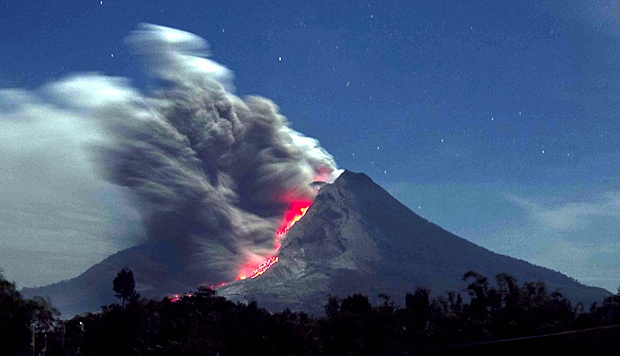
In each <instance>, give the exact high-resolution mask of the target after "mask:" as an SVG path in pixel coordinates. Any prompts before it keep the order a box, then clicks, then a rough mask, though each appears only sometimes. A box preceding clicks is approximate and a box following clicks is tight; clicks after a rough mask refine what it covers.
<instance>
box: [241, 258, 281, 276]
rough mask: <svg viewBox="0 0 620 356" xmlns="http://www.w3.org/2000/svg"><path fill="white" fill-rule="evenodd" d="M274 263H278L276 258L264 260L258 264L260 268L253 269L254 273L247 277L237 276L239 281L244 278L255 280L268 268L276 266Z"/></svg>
mask: <svg viewBox="0 0 620 356" xmlns="http://www.w3.org/2000/svg"><path fill="white" fill-rule="evenodd" d="M276 262H278V256H271V257H269V258H268V259H266V260H264V261H263V263H261V264H260V266H258V267H256V269H254V271H252V273H250V275H249V276H243V275H242V276H239V279H240V280H242V279H246V278H251V279H252V278H256V277H258V276H260V275H261V274H263V273H265V272H266V271H267V270H268V269H269V267H271V266H273V265H274V264H276Z"/></svg>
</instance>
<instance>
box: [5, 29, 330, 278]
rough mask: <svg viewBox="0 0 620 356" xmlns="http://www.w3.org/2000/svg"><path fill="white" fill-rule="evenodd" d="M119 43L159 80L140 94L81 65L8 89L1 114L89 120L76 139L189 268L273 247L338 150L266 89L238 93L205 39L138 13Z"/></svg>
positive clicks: (218, 270)
mask: <svg viewBox="0 0 620 356" xmlns="http://www.w3.org/2000/svg"><path fill="white" fill-rule="evenodd" d="M127 42H128V44H129V45H130V46H132V47H133V48H134V49H135V50H136V52H137V53H138V55H140V56H141V57H143V59H144V61H145V63H147V68H148V69H149V74H150V75H152V76H153V77H154V78H156V79H157V80H158V82H160V83H161V85H160V88H159V89H157V90H155V91H154V92H151V93H148V94H144V93H141V92H140V91H139V90H138V89H136V88H133V87H131V85H130V84H129V81H128V80H127V79H124V78H114V77H107V76H103V75H100V74H83V75H78V76H73V77H69V78H66V79H65V80H62V81H59V82H55V83H52V84H50V85H48V86H46V87H45V88H44V90H43V93H44V95H38V96H37V95H35V94H33V93H28V92H24V91H12V92H11V93H10V95H11V99H10V100H8V101H5V102H7V103H9V104H7V105H6V107H3V108H0V110H2V118H3V119H4V120H7V119H8V118H9V117H10V116H12V115H13V116H14V115H15V113H21V114H23V113H24V112H25V111H29V112H31V115H32V116H35V117H40V116H41V115H47V114H48V113H49V112H55V113H57V114H56V115H54V116H55V117H64V118H72V119H71V122H72V123H74V124H75V123H77V124H79V125H89V126H94V127H96V128H97V130H90V131H88V132H91V133H90V134H89V137H88V138H84V139H83V140H82V141H83V142H84V144H85V145H86V147H87V148H88V149H87V153H88V157H89V159H90V160H91V161H92V162H93V163H94V165H95V167H96V171H97V173H98V174H99V175H100V177H103V178H104V179H105V180H106V181H108V182H110V183H113V184H114V185H117V186H120V187H123V191H125V192H127V193H128V194H127V199H130V202H131V205H132V206H133V208H134V209H135V210H136V211H137V212H138V213H139V214H140V217H141V221H142V224H143V229H144V235H145V236H146V238H147V239H148V240H150V241H155V242H161V241H167V242H172V243H173V244H174V245H175V246H176V247H177V248H179V250H180V251H182V253H183V254H184V256H185V257H186V258H184V260H185V261H187V262H186V265H185V266H183V268H184V269H186V270H188V271H190V273H199V274H202V273H210V274H215V275H216V276H217V277H215V278H220V280H231V279H234V277H235V276H236V273H237V271H238V269H239V268H240V266H242V265H243V264H244V263H247V262H248V261H255V262H257V263H260V261H262V260H263V259H264V258H266V257H269V256H270V255H271V254H272V253H273V238H274V232H275V230H276V228H277V226H278V224H279V223H280V219H281V217H282V214H283V212H284V211H285V210H286V209H287V208H288V206H289V204H290V202H292V201H293V200H297V199H312V198H313V197H314V195H315V194H316V193H315V191H314V190H313V189H312V188H311V187H310V184H311V183H312V182H313V181H315V180H330V177H331V178H332V179H333V178H334V177H335V175H336V174H338V170H337V167H336V164H335V162H334V159H333V158H332V157H331V156H330V155H329V153H327V152H326V151H325V150H324V149H322V148H321V147H320V145H319V143H318V142H317V141H316V140H314V139H312V138H308V137H306V136H304V135H302V134H300V133H298V132H296V131H294V130H293V129H291V128H290V127H289V123H288V121H287V119H286V118H285V117H284V116H282V115H281V114H279V111H278V107H277V106H276V105H275V104H274V103H273V102H271V101H270V100H268V99H265V98H261V97H248V98H243V99H242V98H239V97H237V96H235V95H234V94H233V93H232V90H233V84H232V79H233V74H232V72H231V71H230V70H228V69H227V68H225V67H223V66H222V65H220V64H218V63H216V62H214V61H212V60H210V59H208V58H207V56H208V55H209V53H208V45H207V43H206V42H205V41H204V40H202V39H201V38H199V37H197V36H195V35H193V34H189V33H186V32H183V31H179V30H175V29H171V28H165V27H161V26H155V25H147V24H145V25H141V26H140V27H139V28H138V30H136V31H135V32H134V33H132V34H131V35H130V36H129V38H128V40H127ZM5 94H6V95H8V94H7V93H5ZM35 96H36V97H35ZM10 113H13V114H10ZM65 120H69V119H65ZM49 124H50V125H53V124H54V123H49ZM78 131H79V130H78ZM76 136H79V135H76Z"/></svg>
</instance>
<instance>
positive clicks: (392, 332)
mask: <svg viewBox="0 0 620 356" xmlns="http://www.w3.org/2000/svg"><path fill="white" fill-rule="evenodd" d="M464 280H465V281H467V287H466V289H465V290H464V291H461V292H456V291H455V292H449V293H446V294H445V295H443V296H439V297H434V298H431V293H430V291H429V290H428V289H425V288H416V289H415V290H414V291H412V292H411V293H408V294H406V297H405V305H404V306H399V305H396V304H395V303H394V302H392V300H391V299H390V297H389V296H387V295H380V297H381V300H382V302H381V303H379V304H378V305H372V304H371V303H370V302H369V299H368V297H367V296H364V295H361V294H354V295H351V296H348V297H346V298H342V299H340V298H337V297H334V296H330V297H329V298H328V300H327V301H326V304H325V314H324V315H323V316H312V315H308V314H306V313H303V312H293V311H290V310H283V311H281V312H277V313H270V312H268V311H266V310H264V309H262V308H260V306H259V305H257V303H255V302H250V303H248V304H242V303H234V302H231V301H229V300H227V299H225V298H224V297H221V296H218V295H217V293H216V292H215V291H214V290H212V289H210V288H206V287H200V288H198V290H197V291H195V292H194V293H188V294H186V295H184V296H182V297H181V298H179V299H178V300H174V301H173V300H171V299H170V298H164V299H162V300H147V299H143V298H140V295H139V294H138V293H137V292H136V291H135V282H134V279H133V273H131V271H130V270H128V269H123V270H121V271H120V272H119V274H118V275H117V277H116V278H115V279H114V281H113V283H112V284H113V288H112V289H113V291H114V293H115V295H116V296H117V297H118V298H119V299H120V300H121V302H122V304H120V305H119V304H112V305H107V306H103V307H102V308H101V310H100V311H99V312H96V313H87V314H83V315H79V316H76V317H74V318H72V319H70V320H61V319H60V313H59V312H58V311H57V310H56V309H54V307H53V306H52V305H51V304H50V303H49V301H47V300H45V299H42V298H35V299H24V298H22V297H21V295H20V293H19V292H18V291H17V290H16V289H15V284H14V283H11V282H8V281H7V280H6V279H5V278H4V277H3V276H2V274H1V273H0V353H2V354H7V355H33V354H39V355H75V354H80V355H111V354H115V355H248V354H271V355H306V354H347V353H355V354H453V353H454V352H458V351H474V352H479V353H483V354H487V353H488V354H491V353H497V352H501V351H505V350H510V351H512V352H515V351H523V352H532V350H534V351H535V350H539V351H540V350H553V351H554V352H569V351H570V352H571V353H575V352H577V353H581V354H620V353H619V351H620V345H619V344H618V342H617V341H616V340H618V337H619V336H620V328H616V326H617V325H619V324H620V290H619V291H618V294H615V295H612V296H610V297H607V298H605V299H604V300H603V301H601V303H600V304H596V303H595V304H593V305H592V306H589V307H588V308H585V307H584V306H583V305H581V304H576V305H573V304H572V303H571V302H570V301H569V300H568V299H566V298H565V297H564V296H563V295H562V293H560V292H558V291H549V290H548V289H547V287H546V285H545V284H544V283H543V282H530V283H523V284H520V283H518V281H517V280H516V279H515V278H514V277H512V276H510V275H508V274H505V273H501V274H498V275H497V276H495V277H494V279H493V280H489V279H488V278H487V277H485V276H482V275H480V274H477V273H475V272H473V271H470V272H467V273H466V274H465V275H464ZM33 341H34V344H33Z"/></svg>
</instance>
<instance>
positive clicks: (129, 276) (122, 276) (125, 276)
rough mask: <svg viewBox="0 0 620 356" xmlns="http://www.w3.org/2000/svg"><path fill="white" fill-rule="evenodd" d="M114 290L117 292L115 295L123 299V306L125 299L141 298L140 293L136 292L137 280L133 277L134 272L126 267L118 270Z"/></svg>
mask: <svg viewBox="0 0 620 356" xmlns="http://www.w3.org/2000/svg"><path fill="white" fill-rule="evenodd" d="M113 284H114V287H113V290H114V292H115V293H116V294H114V296H115V297H116V298H119V299H121V300H122V301H123V307H124V306H125V301H132V300H135V299H138V298H140V293H138V292H136V282H135V280H134V279H133V272H132V271H131V270H130V269H129V268H127V267H124V268H123V269H121V270H120V272H118V274H117V275H116V278H114V281H113Z"/></svg>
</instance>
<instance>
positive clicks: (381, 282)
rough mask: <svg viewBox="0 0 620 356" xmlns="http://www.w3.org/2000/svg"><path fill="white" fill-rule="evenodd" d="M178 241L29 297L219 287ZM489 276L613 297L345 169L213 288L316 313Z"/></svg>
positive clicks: (74, 303)
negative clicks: (250, 269)
mask: <svg viewBox="0 0 620 356" xmlns="http://www.w3.org/2000/svg"><path fill="white" fill-rule="evenodd" d="M185 250H186V249H184V248H183V246H174V245H173V244H170V243H153V242H150V243H147V244H144V245H140V246H136V247H132V248H129V249H126V250H123V251H121V252H118V253H116V254H114V255H112V256H110V257H108V258H106V259H105V260H104V261H102V262H101V263H99V264H97V265H95V266H93V267H91V268H89V269H88V270H87V271H85V272H84V273H83V274H81V275H80V276H78V277H76V278H73V279H71V280H68V281H63V282H60V283H56V284H52V285H49V286H45V287H40V288H26V289H24V290H23V291H22V292H23V294H24V295H25V296H26V297H31V296H34V295H42V296H48V297H50V299H51V301H52V303H53V304H54V305H55V306H57V307H58V308H59V309H60V310H61V311H62V312H63V315H64V316H65V317H67V316H72V315H75V314H78V313H83V312H87V311H95V310H98V309H99V307H100V306H101V305H103V304H109V303H112V302H114V301H116V299H115V298H114V293H113V291H112V280H113V279H114V277H115V276H116V274H117V273H118V271H119V270H120V269H121V268H123V267H125V266H127V267H129V268H130V269H131V270H132V271H133V272H134V277H135V279H136V289H137V290H138V291H139V292H140V293H141V294H142V296H143V297H149V298H162V297H164V296H166V295H170V294H177V293H183V292H187V291H189V290H195V289H196V288H197V287H198V286H199V285H201V284H205V285H212V284H217V283H218V282H220V281H221V280H222V277H221V274H220V273H217V271H209V270H201V271H195V270H194V271H193V272H189V271H190V269H189V268H186V267H185V266H184V264H185V263H184V261H185V260H186V258H184V257H183V256H184V253H186V252H184V251H185ZM469 270H474V271H476V272H478V273H481V274H483V275H486V276H488V277H493V276H495V275H496V274H497V273H500V272H507V273H508V274H511V275H513V276H516V277H517V278H518V280H519V281H520V282H526V281H538V280H542V281H544V282H545V283H547V285H548V287H549V289H551V290H555V289H560V290H561V291H562V292H563V293H564V294H565V295H566V296H567V297H568V298H569V299H571V300H573V301H581V302H584V304H586V306H587V305H588V304H589V303H591V302H594V301H601V300H602V299H603V298H604V297H606V296H608V295H610V293H609V292H608V291H606V290H604V289H602V288H594V287H587V286H584V285H581V284H579V283H577V282H576V281H574V280H573V279H571V278H569V277H567V276H565V275H563V274H561V273H558V272H555V271H552V270H549V269H546V268H542V267H538V266H535V265H532V264H530V263H528V262H525V261H521V260H517V259H514V258H511V257H508V256H503V255H499V254H496V253H494V252H491V251H489V250H487V249H484V248H482V247H479V246H477V245H475V244H473V243H471V242H469V241H467V240H465V239H463V238H460V237H458V236H456V235H454V234H451V233H450V232H448V231H446V230H444V229H442V228H441V227H439V226H437V225H435V224H432V223H430V222H428V221H427V220H425V219H423V218H421V217H420V216H418V215H416V214H415V213H413V212H412V211H411V210H410V209H408V208H407V207H406V206H404V205H403V204H401V203H400V202H399V201H397V200H396V199H395V198H393V197H392V196H391V195H390V194H389V193H387V192H386V191H385V190H384V189H383V188H381V187H380V186H378V185H377V184H375V183H374V182H373V181H372V180H371V179H370V178H369V177H368V176H366V175H364V174H359V173H352V172H349V171H345V172H344V173H343V174H342V175H341V176H340V177H339V178H338V179H337V180H336V181H335V182H334V183H333V184H328V185H325V186H324V187H322V188H321V190H320V192H319V194H318V196H317V198H316V200H315V202H314V203H313V205H312V206H311V207H310V209H309V210H308V212H307V213H306V215H305V217H304V218H303V219H301V220H300V221H299V222H297V223H296V224H295V225H294V226H293V227H292V228H291V229H290V230H289V231H288V233H287V236H286V238H285V240H284V243H283V245H282V247H281V249H280V253H279V262H278V263H276V264H275V265H273V266H272V267H271V268H270V269H269V270H267V271H266V272H265V273H264V274H263V275H262V276H260V277H258V278H256V279H246V280H243V281H235V282H232V283H229V284H227V285H225V286H223V287H221V288H219V289H218V293H219V294H221V295H224V296H227V297H229V298H230V299H233V300H237V301H251V300H256V301H258V303H259V305H261V306H263V307H266V308H267V309H270V310H274V311H275V310H282V309H284V308H287V307H288V308H290V309H293V310H305V311H308V312H312V313H317V314H320V313H322V312H323V304H324V303H325V302H326V301H327V297H328V295H329V294H332V295H338V296H347V295H350V294H353V293H364V294H366V295H368V296H370V297H376V296H377V295H378V294H379V293H385V294H388V295H390V296H391V297H392V298H394V300H396V301H397V302H398V303H399V304H401V305H402V304H403V302H404V296H405V293H406V292H411V291H413V290H414V289H415V287H417V286H421V287H427V288H430V289H431V290H432V292H433V293H434V294H435V295H437V294H442V293H444V292H445V291H455V290H459V289H462V288H464V287H465V285H466V283H465V282H463V281H462V276H463V274H464V273H465V272H467V271H469Z"/></svg>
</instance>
